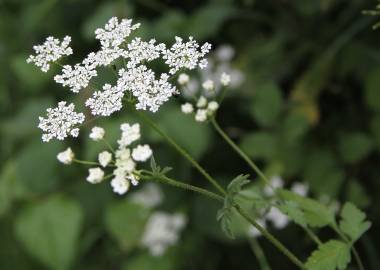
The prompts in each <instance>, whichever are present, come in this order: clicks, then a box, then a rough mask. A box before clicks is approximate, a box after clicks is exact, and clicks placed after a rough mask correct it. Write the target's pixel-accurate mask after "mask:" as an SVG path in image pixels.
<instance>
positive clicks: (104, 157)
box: [98, 151, 112, 167]
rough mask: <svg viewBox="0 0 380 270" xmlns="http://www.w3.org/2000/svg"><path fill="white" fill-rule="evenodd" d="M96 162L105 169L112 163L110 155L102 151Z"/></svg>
mask: <svg viewBox="0 0 380 270" xmlns="http://www.w3.org/2000/svg"><path fill="white" fill-rule="evenodd" d="M98 161H99V163H100V165H101V166H102V167H107V165H108V164H109V163H110V162H111V161H112V154H111V153H110V152H108V151H103V152H101V153H99V155H98Z"/></svg>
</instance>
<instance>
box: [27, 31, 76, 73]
mask: <svg viewBox="0 0 380 270" xmlns="http://www.w3.org/2000/svg"><path fill="white" fill-rule="evenodd" d="M70 42H71V37H69V36H65V37H64V38H63V40H62V42H61V41H59V39H57V38H54V37H48V38H47V39H46V41H45V42H44V43H43V44H42V45H36V46H33V49H34V51H35V52H36V55H30V56H29V57H28V59H27V60H26V62H27V63H34V64H35V65H36V66H37V67H40V68H41V70H42V71H43V72H47V71H48V70H49V69H50V63H52V62H55V61H57V60H58V59H60V58H61V57H62V56H64V55H70V54H72V53H73V50H72V49H71V48H70V47H69V45H70Z"/></svg>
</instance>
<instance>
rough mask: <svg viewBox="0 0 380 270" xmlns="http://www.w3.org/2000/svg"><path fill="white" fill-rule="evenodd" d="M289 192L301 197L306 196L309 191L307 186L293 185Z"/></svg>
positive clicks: (301, 184)
mask: <svg viewBox="0 0 380 270" xmlns="http://www.w3.org/2000/svg"><path fill="white" fill-rule="evenodd" d="M291 190H292V191H293V192H294V193H297V194H298V195H301V196H306V195H307V192H308V191H309V186H308V185H306V184H303V183H294V184H293V186H292V188H291Z"/></svg>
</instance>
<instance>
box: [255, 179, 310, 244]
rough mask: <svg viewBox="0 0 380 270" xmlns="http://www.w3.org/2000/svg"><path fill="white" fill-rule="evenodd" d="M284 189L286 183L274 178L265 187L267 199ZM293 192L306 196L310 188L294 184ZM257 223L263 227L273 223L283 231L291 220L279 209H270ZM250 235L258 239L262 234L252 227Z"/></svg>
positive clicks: (301, 184)
mask: <svg viewBox="0 0 380 270" xmlns="http://www.w3.org/2000/svg"><path fill="white" fill-rule="evenodd" d="M283 187H284V181H283V180H282V178H281V177H279V176H273V177H272V178H271V179H270V185H267V186H265V188H264V190H263V192H264V195H265V196H267V197H273V196H274V195H275V191H276V189H279V188H283ZM291 191H293V192H294V193H296V194H298V195H301V196H306V195H307V193H308V186H307V185H305V184H303V183H298V182H296V183H294V184H293V185H292V187H291ZM257 222H258V223H259V224H260V225H261V226H262V227H264V228H265V227H266V226H267V223H268V222H269V223H271V224H272V225H273V227H274V228H276V229H279V230H281V229H283V228H285V227H286V226H287V225H288V224H289V218H288V216H287V215H285V214H284V213H282V212H281V211H280V210H279V209H278V208H277V207H274V206H272V207H270V209H269V211H268V212H267V213H265V215H264V216H263V217H262V218H260V219H259V220H257ZM248 235H249V236H251V237H257V236H260V235H261V233H260V232H259V231H258V230H257V229H256V228H255V227H253V226H252V227H250V228H249V230H248Z"/></svg>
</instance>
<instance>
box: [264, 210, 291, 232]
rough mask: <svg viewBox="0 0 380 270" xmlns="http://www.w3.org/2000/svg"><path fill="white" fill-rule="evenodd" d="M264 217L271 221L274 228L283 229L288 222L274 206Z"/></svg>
mask: <svg viewBox="0 0 380 270" xmlns="http://www.w3.org/2000/svg"><path fill="white" fill-rule="evenodd" d="M265 217H266V219H268V220H270V221H271V222H272V223H273V226H274V227H275V228H276V229H283V228H285V227H286V225H288V223H289V219H288V217H287V216H286V215H285V214H283V213H282V212H281V211H280V210H278V209H277V208H276V207H272V208H271V209H270V210H269V212H268V214H267V215H266V216H265Z"/></svg>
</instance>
